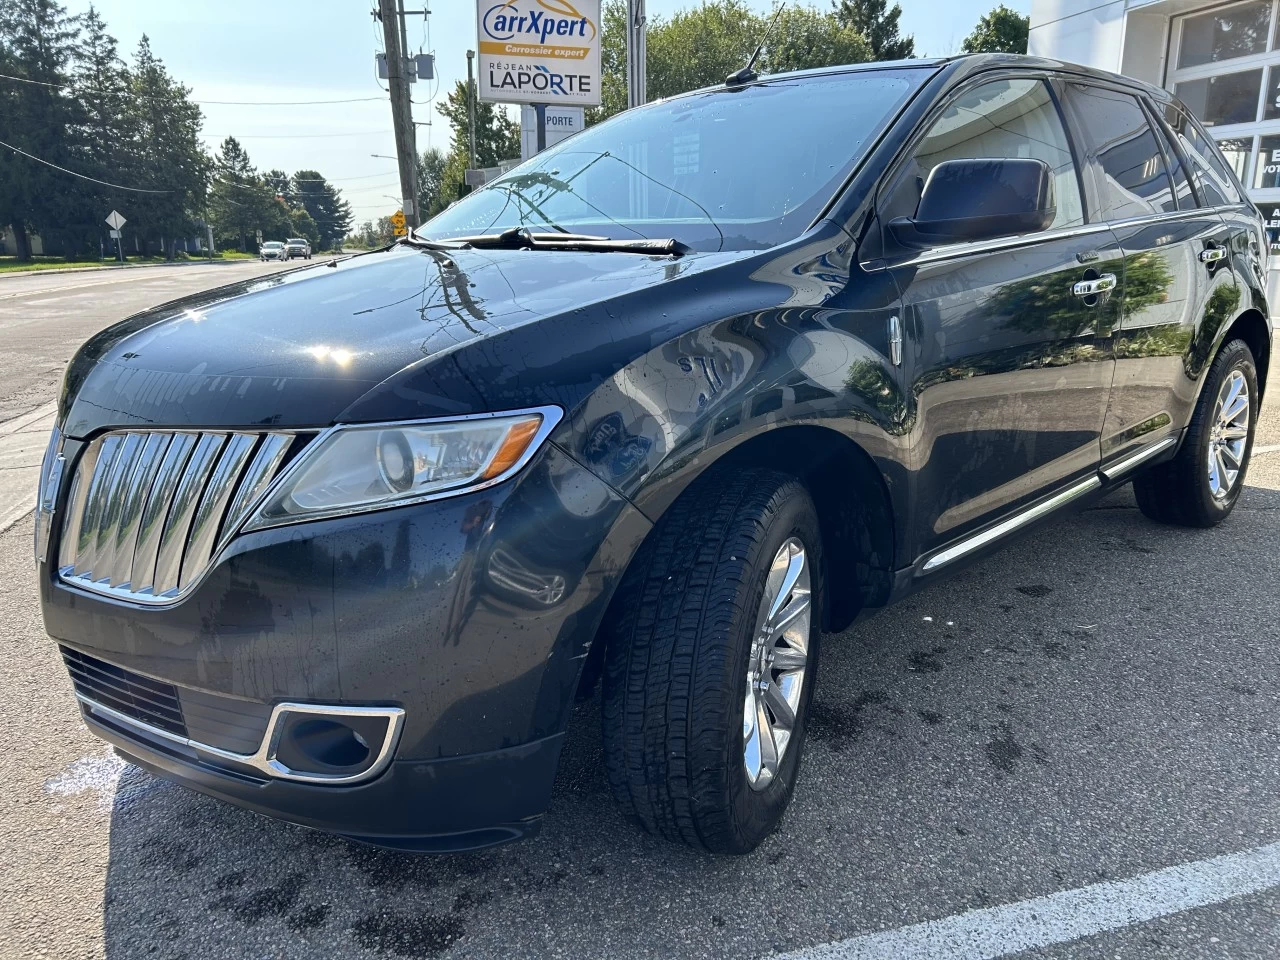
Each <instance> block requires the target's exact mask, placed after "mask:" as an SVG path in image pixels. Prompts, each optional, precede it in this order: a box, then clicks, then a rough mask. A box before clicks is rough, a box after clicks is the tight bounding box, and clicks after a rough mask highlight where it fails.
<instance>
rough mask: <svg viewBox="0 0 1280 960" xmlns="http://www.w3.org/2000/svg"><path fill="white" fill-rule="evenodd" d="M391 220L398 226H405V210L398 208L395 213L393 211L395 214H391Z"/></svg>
mask: <svg viewBox="0 0 1280 960" xmlns="http://www.w3.org/2000/svg"><path fill="white" fill-rule="evenodd" d="M391 222H392V223H394V224H395V225H396V226H397V227H403V226H404V211H403V210H397V211H396V212H395V213H393V214H392V215H391Z"/></svg>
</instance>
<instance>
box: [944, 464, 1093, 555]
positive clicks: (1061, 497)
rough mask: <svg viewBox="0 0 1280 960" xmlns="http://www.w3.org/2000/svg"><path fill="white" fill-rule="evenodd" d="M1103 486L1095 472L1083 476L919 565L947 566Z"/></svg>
mask: <svg viewBox="0 0 1280 960" xmlns="http://www.w3.org/2000/svg"><path fill="white" fill-rule="evenodd" d="M1101 486H1102V480H1101V479H1099V478H1098V477H1097V476H1092V477H1090V478H1089V479H1087V480H1082V481H1081V482H1080V483H1077V484H1076V485H1075V486H1073V487H1068V488H1067V489H1066V490H1063V491H1062V492H1061V493H1059V494H1056V495H1054V496H1052V497H1050V498H1049V499H1048V500H1041V501H1040V502H1039V503H1037V504H1036V505H1035V506H1032V507H1028V508H1027V509H1026V510H1024V511H1022V512H1021V513H1017V514H1014V515H1013V516H1012V517H1010V518H1009V519H1008V520H1002V521H1001V522H1000V523H997V524H996V525H995V526H994V527H987V529H985V530H983V531H982V532H980V533H975V534H974V535H973V536H971V537H969V538H968V539H967V540H961V541H960V542H959V543H957V544H955V545H954V546H951V547H947V549H945V550H941V551H939V552H938V553H935V554H934V555H933V556H931V557H930V558H929V559H928V560H926V561H925V562H924V566H922V567H921V568H920V572H921V573H932V572H933V571H934V570H937V569H938V568H939V567H943V566H946V565H947V564H948V563H952V562H954V561H956V560H959V559H960V558H961V557H963V556H967V555H968V554H970V553H973V552H974V551H975V550H980V549H981V548H982V547H985V546H986V545H987V544H989V543H991V542H992V541H995V540H999V539H1000V538H1001V537H1007V536H1008V535H1009V534H1011V533H1013V532H1014V531H1015V530H1020V529H1021V528H1022V527H1025V526H1026V525H1027V524H1029V523H1034V522H1035V521H1036V520H1039V519H1040V518H1041V517H1043V516H1046V515H1048V514H1050V513H1053V511H1055V510H1057V509H1058V508H1059V507H1062V506H1065V505H1066V504H1068V503H1070V502H1071V501H1072V500H1075V499H1077V498H1078V497H1083V496H1084V495H1085V494H1086V493H1089V492H1091V491H1093V490H1097V489H1098V488H1099V487H1101Z"/></svg>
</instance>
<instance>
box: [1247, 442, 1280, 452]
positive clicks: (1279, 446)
mask: <svg viewBox="0 0 1280 960" xmlns="http://www.w3.org/2000/svg"><path fill="white" fill-rule="evenodd" d="M1277 450H1280V443H1270V444H1267V445H1266V446H1265V447H1254V448H1253V452H1254V453H1275V452H1276V451H1277Z"/></svg>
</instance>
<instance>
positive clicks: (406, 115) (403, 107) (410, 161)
mask: <svg viewBox="0 0 1280 960" xmlns="http://www.w3.org/2000/svg"><path fill="white" fill-rule="evenodd" d="M378 19H380V20H381V21H382V41H383V45H384V46H385V47H386V49H387V86H389V87H390V88H391V125H392V127H393V129H394V130H395V136H396V162H397V164H398V165H399V167H400V196H401V198H402V202H403V203H404V219H405V223H406V225H407V226H408V227H409V229H411V230H412V229H413V228H414V227H417V226H418V225H419V224H420V223H421V221H420V220H419V219H418V158H417V147H416V146H415V142H414V141H415V138H414V130H413V108H412V106H411V105H410V103H409V79H408V77H406V76H405V63H404V56H405V51H404V47H403V46H402V45H401V39H402V37H403V36H404V12H403V0H400V2H397V0H378Z"/></svg>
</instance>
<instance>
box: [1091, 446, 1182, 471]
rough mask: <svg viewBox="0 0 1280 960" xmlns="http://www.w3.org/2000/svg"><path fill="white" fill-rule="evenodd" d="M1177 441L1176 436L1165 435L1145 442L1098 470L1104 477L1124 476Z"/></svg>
mask: <svg viewBox="0 0 1280 960" xmlns="http://www.w3.org/2000/svg"><path fill="white" fill-rule="evenodd" d="M1177 442H1178V438H1177V437H1165V438H1164V439H1163V440H1157V441H1156V442H1155V443H1150V444H1147V445H1146V446H1145V447H1143V448H1142V449H1141V450H1139V451H1138V452H1137V453H1135V454H1132V455H1130V456H1128V457H1125V458H1124V459H1123V460H1121V461H1119V462H1117V463H1109V464H1107V465H1106V466H1105V467H1103V468H1102V470H1101V471H1100V472H1101V473H1102V475H1103V477H1105V478H1106V479H1108V480H1114V479H1116V477H1121V476H1124V475H1125V474H1126V473H1128V472H1129V471H1130V470H1132V469H1133V468H1134V467H1136V466H1138V465H1139V464H1142V463H1145V462H1146V461H1148V460H1150V459H1151V458H1152V457H1154V456H1155V455H1156V454H1157V453H1163V452H1164V451H1165V450H1168V449H1169V448H1170V447H1171V446H1173V445H1174V444H1175V443H1177Z"/></svg>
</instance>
